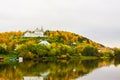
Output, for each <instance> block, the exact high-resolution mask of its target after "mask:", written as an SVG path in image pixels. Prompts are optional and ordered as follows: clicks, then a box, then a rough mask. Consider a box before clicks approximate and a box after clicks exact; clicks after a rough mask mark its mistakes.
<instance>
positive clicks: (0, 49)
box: [0, 46, 7, 54]
mask: <svg viewBox="0 0 120 80" xmlns="http://www.w3.org/2000/svg"><path fill="white" fill-rule="evenodd" d="M6 53H7V52H6V50H5V48H3V47H2V46H0V54H6Z"/></svg>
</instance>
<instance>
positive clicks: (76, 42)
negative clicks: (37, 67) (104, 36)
mask: <svg viewBox="0 0 120 80" xmlns="http://www.w3.org/2000/svg"><path fill="white" fill-rule="evenodd" d="M23 34H24V32H21V31H18V32H5V33H0V54H5V55H6V54H7V55H8V54H10V55H17V56H22V57H24V58H26V59H33V58H35V59H40V58H51V57H52V58H56V59H58V58H60V59H69V58H72V57H73V56H76V57H81V56H96V57H103V58H105V57H118V56H119V57H120V49H118V48H114V49H111V48H107V47H105V46H103V45H101V44H99V43H96V42H94V41H92V40H90V39H88V38H85V37H83V36H81V35H78V34H75V33H71V32H65V31H46V32H45V33H44V34H45V35H46V36H47V37H45V38H40V37H33V38H24V37H23ZM41 40H44V41H48V42H49V43H50V44H49V45H45V44H41V43H40V41H41Z"/></svg>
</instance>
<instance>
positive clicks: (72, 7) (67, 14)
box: [0, 0, 120, 47]
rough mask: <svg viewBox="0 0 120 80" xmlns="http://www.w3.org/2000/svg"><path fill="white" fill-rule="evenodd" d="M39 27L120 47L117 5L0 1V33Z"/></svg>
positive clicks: (81, 0) (89, 0)
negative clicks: (70, 32)
mask: <svg viewBox="0 0 120 80" xmlns="http://www.w3.org/2000/svg"><path fill="white" fill-rule="evenodd" d="M41 26H43V27H44V28H45V29H49V30H64V31H72V32H74V33H77V34H80V35H83V36H85V37H88V38H90V39H92V40H94V41H96V42H99V43H102V44H104V45H106V46H110V47H114V46H117V47H120V36H119V34H120V31H119V30H120V1H119V0H0V32H5V31H16V30H22V31H25V30H27V29H34V28H36V27H41Z"/></svg>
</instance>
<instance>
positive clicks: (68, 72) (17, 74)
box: [0, 60, 111, 80]
mask: <svg viewBox="0 0 120 80" xmlns="http://www.w3.org/2000/svg"><path fill="white" fill-rule="evenodd" d="M102 63H105V60H86V61H77V60H76V61H63V62H62V61H56V62H33V61H31V62H28V61H26V62H23V63H15V64H7V63H6V64H1V65H0V79H2V78H3V79H10V80H15V79H16V80H23V76H41V75H42V73H45V72H49V75H48V76H47V80H69V79H74V78H77V77H80V76H81V77H82V76H84V75H85V74H88V73H90V72H91V71H93V70H94V69H96V68H98V67H100V66H99V64H102ZM108 63H109V64H108ZM110 63H111V61H110V62H109V60H106V64H107V65H110Z"/></svg>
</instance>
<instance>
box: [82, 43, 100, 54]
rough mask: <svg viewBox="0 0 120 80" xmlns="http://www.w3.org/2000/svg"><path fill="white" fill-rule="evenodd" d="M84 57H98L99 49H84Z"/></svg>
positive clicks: (91, 47)
mask: <svg viewBox="0 0 120 80" xmlns="http://www.w3.org/2000/svg"><path fill="white" fill-rule="evenodd" d="M82 55H83V56H97V55H98V50H97V48H95V47H93V46H89V45H88V46H86V47H84V49H83V51H82Z"/></svg>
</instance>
